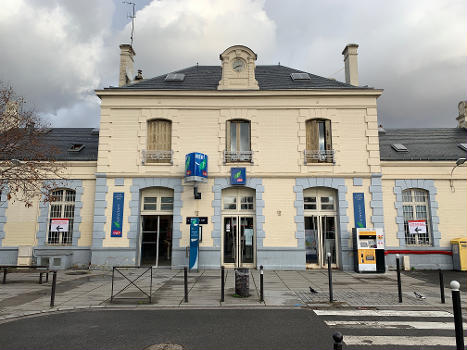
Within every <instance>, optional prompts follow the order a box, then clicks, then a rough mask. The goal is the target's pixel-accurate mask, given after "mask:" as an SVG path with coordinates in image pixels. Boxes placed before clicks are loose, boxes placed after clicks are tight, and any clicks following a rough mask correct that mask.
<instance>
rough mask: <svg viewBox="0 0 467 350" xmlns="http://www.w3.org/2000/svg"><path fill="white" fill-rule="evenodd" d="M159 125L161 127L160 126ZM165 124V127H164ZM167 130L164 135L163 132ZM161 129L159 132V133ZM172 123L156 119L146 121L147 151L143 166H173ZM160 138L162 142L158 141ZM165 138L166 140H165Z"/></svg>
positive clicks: (144, 151)
mask: <svg viewBox="0 0 467 350" xmlns="http://www.w3.org/2000/svg"><path fill="white" fill-rule="evenodd" d="M158 123H160V125H159V126H158ZM163 124H165V126H163ZM164 128H165V129H166V133H164V135H162V134H161V135H162V136H161V135H159V134H158V133H162V131H161V130H163V129H164ZM158 129H159V131H158ZM172 135H173V130H172V121H171V120H169V119H163V118H155V119H149V120H147V121H146V149H145V150H143V164H147V163H149V164H151V163H170V164H172V161H173V160H172V155H173V150H172ZM158 138H160V139H161V140H158ZM164 138H165V140H164Z"/></svg>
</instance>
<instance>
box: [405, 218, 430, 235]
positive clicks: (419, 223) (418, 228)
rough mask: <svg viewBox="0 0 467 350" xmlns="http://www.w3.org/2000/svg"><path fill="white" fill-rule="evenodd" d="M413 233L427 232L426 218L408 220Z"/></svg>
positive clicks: (410, 230)
mask: <svg viewBox="0 0 467 350" xmlns="http://www.w3.org/2000/svg"><path fill="white" fill-rule="evenodd" d="M407 224H408V226H409V233H410V234H411V235H415V234H419V233H426V220H407Z"/></svg>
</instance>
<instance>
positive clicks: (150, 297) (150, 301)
mask: <svg viewBox="0 0 467 350" xmlns="http://www.w3.org/2000/svg"><path fill="white" fill-rule="evenodd" d="M149 304H152V267H151V283H150V284H149Z"/></svg>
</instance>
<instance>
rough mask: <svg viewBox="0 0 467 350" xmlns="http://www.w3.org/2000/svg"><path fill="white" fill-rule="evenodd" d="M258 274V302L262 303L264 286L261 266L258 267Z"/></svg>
mask: <svg viewBox="0 0 467 350" xmlns="http://www.w3.org/2000/svg"><path fill="white" fill-rule="evenodd" d="M259 269H260V272H259V301H261V302H263V301H264V284H263V277H264V271H263V265H261V266H260V267H259Z"/></svg>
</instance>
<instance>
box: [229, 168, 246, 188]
mask: <svg viewBox="0 0 467 350" xmlns="http://www.w3.org/2000/svg"><path fill="white" fill-rule="evenodd" d="M245 183H246V168H230V184H231V185H244V184H245Z"/></svg>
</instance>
